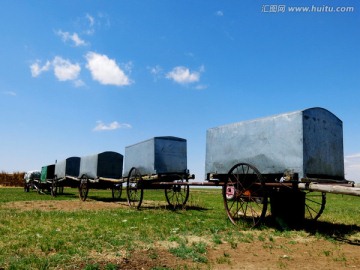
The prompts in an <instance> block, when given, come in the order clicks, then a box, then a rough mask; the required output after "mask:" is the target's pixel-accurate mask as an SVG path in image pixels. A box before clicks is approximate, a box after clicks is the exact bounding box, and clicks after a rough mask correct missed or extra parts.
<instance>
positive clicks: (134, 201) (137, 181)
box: [126, 168, 144, 209]
mask: <svg viewBox="0 0 360 270" xmlns="http://www.w3.org/2000/svg"><path fill="white" fill-rule="evenodd" d="M142 181H143V180H142V177H141V174H140V171H139V170H138V169H136V168H132V169H131V170H130V172H129V177H128V179H127V186H126V194H127V200H128V204H129V206H131V207H136V208H138V209H139V208H140V206H141V203H142V200H143V196H144V190H143V188H142V187H141V185H142Z"/></svg>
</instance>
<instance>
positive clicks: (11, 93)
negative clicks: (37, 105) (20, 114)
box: [2, 91, 16, 97]
mask: <svg viewBox="0 0 360 270" xmlns="http://www.w3.org/2000/svg"><path fill="white" fill-rule="evenodd" d="M2 93H3V94H4V95H7V96H13V97H15V96H16V93H15V92H14V91H3V92H2Z"/></svg>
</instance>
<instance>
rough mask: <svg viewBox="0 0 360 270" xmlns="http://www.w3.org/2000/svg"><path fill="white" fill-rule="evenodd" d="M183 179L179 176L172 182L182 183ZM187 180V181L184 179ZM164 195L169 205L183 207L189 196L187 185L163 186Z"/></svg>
mask: <svg viewBox="0 0 360 270" xmlns="http://www.w3.org/2000/svg"><path fill="white" fill-rule="evenodd" d="M184 182H185V180H184V179H183V178H182V177H181V176H179V179H178V180H175V181H174V182H173V183H179V184H181V183H184ZM186 182H187V181H186ZM165 197H166V201H167V202H168V204H169V206H171V207H174V208H177V207H184V206H185V204H186V202H187V200H188V198H189V185H176V184H174V185H172V186H171V187H170V188H165Z"/></svg>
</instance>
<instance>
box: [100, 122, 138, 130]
mask: <svg viewBox="0 0 360 270" xmlns="http://www.w3.org/2000/svg"><path fill="white" fill-rule="evenodd" d="M119 128H132V127H131V125H130V124H120V123H118V122H117V121H114V122H112V123H110V124H104V123H103V122H102V121H97V122H96V126H95V128H94V129H93V131H108V130H116V129H119Z"/></svg>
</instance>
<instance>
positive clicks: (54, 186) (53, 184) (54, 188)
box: [51, 176, 58, 197]
mask: <svg viewBox="0 0 360 270" xmlns="http://www.w3.org/2000/svg"><path fill="white" fill-rule="evenodd" d="M57 193H58V179H57V177H56V176H55V177H54V179H53V180H52V182H51V196H53V197H56V195H57Z"/></svg>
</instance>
